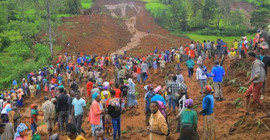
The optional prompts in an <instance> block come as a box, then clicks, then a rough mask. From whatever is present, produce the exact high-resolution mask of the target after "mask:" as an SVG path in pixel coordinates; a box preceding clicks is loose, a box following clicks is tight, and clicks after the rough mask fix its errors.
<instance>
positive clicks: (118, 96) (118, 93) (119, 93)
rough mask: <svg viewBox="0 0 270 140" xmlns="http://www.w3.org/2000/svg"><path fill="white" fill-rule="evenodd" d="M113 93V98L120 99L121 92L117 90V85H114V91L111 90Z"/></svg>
mask: <svg viewBox="0 0 270 140" xmlns="http://www.w3.org/2000/svg"><path fill="white" fill-rule="evenodd" d="M113 90H114V91H115V97H116V98H118V99H120V97H121V90H120V89H119V85H118V84H115V89H113Z"/></svg>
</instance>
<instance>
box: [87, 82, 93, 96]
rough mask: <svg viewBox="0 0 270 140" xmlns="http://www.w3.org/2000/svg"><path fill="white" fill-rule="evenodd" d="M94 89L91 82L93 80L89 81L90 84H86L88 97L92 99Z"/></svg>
mask: <svg viewBox="0 0 270 140" xmlns="http://www.w3.org/2000/svg"><path fill="white" fill-rule="evenodd" d="M92 88H93V82H92V81H91V79H88V82H87V83H86V90H87V97H91V90H92Z"/></svg>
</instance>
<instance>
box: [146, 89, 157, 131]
mask: <svg viewBox="0 0 270 140" xmlns="http://www.w3.org/2000/svg"><path fill="white" fill-rule="evenodd" d="M154 95H155V92H154V87H153V85H152V84H151V85H149V86H148V91H147V93H146V97H145V117H146V126H149V118H150V115H151V111H150V102H151V99H152V97H153V96H154Z"/></svg>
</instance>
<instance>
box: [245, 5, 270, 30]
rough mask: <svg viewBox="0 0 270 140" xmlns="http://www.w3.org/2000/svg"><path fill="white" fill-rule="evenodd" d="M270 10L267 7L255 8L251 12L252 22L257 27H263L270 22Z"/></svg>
mask: <svg viewBox="0 0 270 140" xmlns="http://www.w3.org/2000/svg"><path fill="white" fill-rule="evenodd" d="M269 18H270V16H269V11H268V10H267V9H259V10H255V11H253V12H252V14H251V18H250V23H251V25H252V26H253V27H255V28H261V27H262V26H264V25H266V24H267V23H268V22H269Z"/></svg>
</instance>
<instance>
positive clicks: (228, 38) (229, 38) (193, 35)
mask: <svg viewBox="0 0 270 140" xmlns="http://www.w3.org/2000/svg"><path fill="white" fill-rule="evenodd" d="M186 36H187V37H188V38H190V39H191V40H194V41H200V42H203V40H210V41H216V40H217V38H220V39H222V40H223V41H224V42H226V43H227V44H228V47H231V45H232V44H233V41H234V40H235V39H237V40H240V39H241V37H242V36H215V35H199V34H197V33H186ZM253 38H254V35H251V34H248V35H247V39H253Z"/></svg>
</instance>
